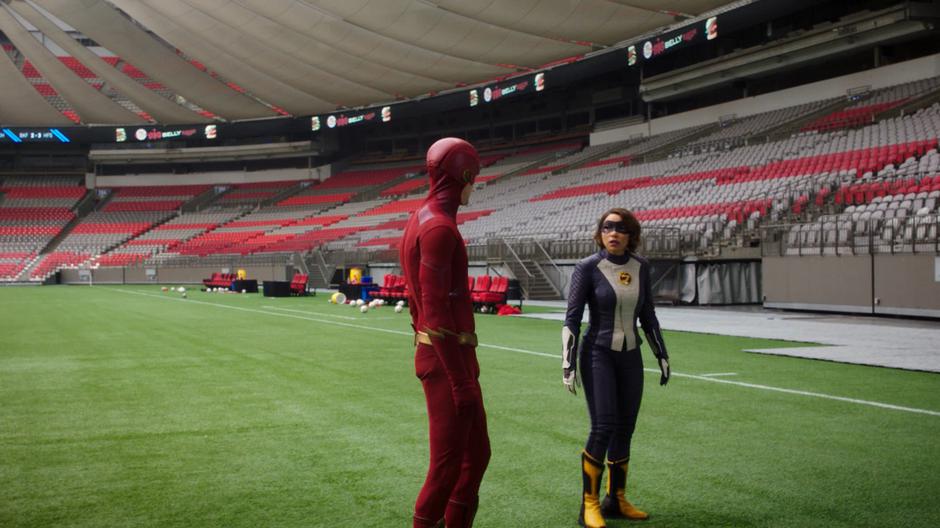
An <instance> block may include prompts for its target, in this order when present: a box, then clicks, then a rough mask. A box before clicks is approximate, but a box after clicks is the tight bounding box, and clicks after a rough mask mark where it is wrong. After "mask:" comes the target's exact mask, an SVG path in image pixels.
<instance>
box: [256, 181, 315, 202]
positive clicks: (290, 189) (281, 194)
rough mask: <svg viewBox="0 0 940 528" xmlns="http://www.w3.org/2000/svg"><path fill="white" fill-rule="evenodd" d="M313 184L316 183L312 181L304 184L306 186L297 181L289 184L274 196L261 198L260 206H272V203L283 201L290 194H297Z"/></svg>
mask: <svg viewBox="0 0 940 528" xmlns="http://www.w3.org/2000/svg"><path fill="white" fill-rule="evenodd" d="M301 181H308V180H301ZM315 185H316V183H313V184H311V185H306V186H305V185H301V184H300V182H297V184H296V185H291V186H290V187H288V188H286V189H284V190H283V191H281V192H279V193H277V194H275V195H274V196H272V197H270V198H268V199H267V200H262V201H261V205H260V208H264V207H269V206H272V205H274V204H276V203H278V202H281V201H284V200H286V199H288V198H290V197H291V196H294V195H296V194H299V193H300V192H302V191H305V190H307V189H309V188H310V187H313V186H315Z"/></svg>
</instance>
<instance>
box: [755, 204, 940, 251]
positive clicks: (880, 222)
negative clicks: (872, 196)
mask: <svg viewBox="0 0 940 528" xmlns="http://www.w3.org/2000/svg"><path fill="white" fill-rule="evenodd" d="M760 231H761V255H762V256H765V257H777V256H811V255H817V256H821V255H836V256H846V255H867V254H911V253H930V254H938V255H940V236H938V235H940V215H937V214H932V215H926V216H910V217H904V218H888V219H885V218H874V219H872V218H867V219H863V220H855V221H853V220H849V219H841V220H839V219H835V218H833V217H822V218H821V219H820V220H819V221H816V222H811V223H803V224H778V225H769V226H763V227H761V228H760Z"/></svg>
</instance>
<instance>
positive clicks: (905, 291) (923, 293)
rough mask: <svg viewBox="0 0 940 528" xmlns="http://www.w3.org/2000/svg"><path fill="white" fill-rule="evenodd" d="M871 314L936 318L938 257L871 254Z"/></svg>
mask: <svg viewBox="0 0 940 528" xmlns="http://www.w3.org/2000/svg"><path fill="white" fill-rule="evenodd" d="M874 264H875V265H874V268H875V292H874V305H875V313H879V314H892V315H914V316H926V317H940V257H938V256H936V255H875V260H874Z"/></svg>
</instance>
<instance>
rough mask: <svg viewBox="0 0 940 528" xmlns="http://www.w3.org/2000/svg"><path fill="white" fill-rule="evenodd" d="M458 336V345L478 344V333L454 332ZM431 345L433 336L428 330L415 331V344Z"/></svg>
mask: <svg viewBox="0 0 940 528" xmlns="http://www.w3.org/2000/svg"><path fill="white" fill-rule="evenodd" d="M452 335H456V336H457V344H458V345H467V346H474V347H475V346H477V335H476V334H475V333H473V332H460V333H459V334H452ZM419 343H420V344H422V345H431V344H433V343H431V336H430V335H429V334H428V333H427V332H417V333H415V345H417V344H419Z"/></svg>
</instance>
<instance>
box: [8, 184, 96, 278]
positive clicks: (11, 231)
mask: <svg viewBox="0 0 940 528" xmlns="http://www.w3.org/2000/svg"><path fill="white" fill-rule="evenodd" d="M79 182H80V179H79V177H77V176H76V177H56V176H37V177H10V178H6V179H5V180H4V181H3V182H2V184H0V199H2V201H0V280H3V281H11V280H15V279H17V278H18V277H19V276H20V275H21V274H22V273H23V272H24V270H26V269H27V268H28V267H29V266H31V265H32V264H33V263H34V262H35V260H36V259H37V258H38V255H39V253H40V252H41V251H42V250H43V249H44V248H45V247H46V246H48V245H49V243H50V242H51V241H52V240H53V239H54V238H55V237H56V236H58V235H59V234H60V233H61V232H62V230H63V229H64V228H65V227H66V226H67V225H68V224H69V222H71V221H72V220H73V219H74V218H75V214H74V213H73V212H72V208H73V207H74V206H75V205H76V204H77V203H78V202H79V201H80V200H81V199H82V198H83V197H84V196H85V194H86V190H85V188H84V187H81V186H79Z"/></svg>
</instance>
